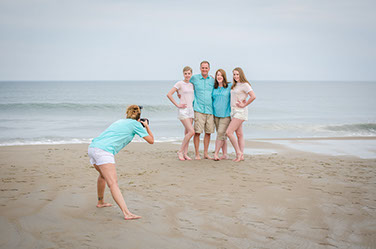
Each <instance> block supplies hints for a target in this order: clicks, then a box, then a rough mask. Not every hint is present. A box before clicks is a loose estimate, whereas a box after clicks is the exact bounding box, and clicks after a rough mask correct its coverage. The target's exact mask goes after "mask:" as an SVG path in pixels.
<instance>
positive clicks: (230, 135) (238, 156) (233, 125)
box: [226, 118, 244, 162]
mask: <svg viewBox="0 0 376 249" xmlns="http://www.w3.org/2000/svg"><path fill="white" fill-rule="evenodd" d="M243 122H244V120H241V119H237V118H233V119H232V120H231V123H230V125H229V126H228V128H227V131H226V135H227V136H228V138H229V139H230V142H231V144H232V146H234V149H235V152H236V159H235V160H234V161H235V162H240V160H241V157H242V152H241V150H240V148H239V143H238V141H237V140H236V137H235V135H234V132H235V131H236V130H237V129H239V127H240V126H241V125H242V123H243Z"/></svg>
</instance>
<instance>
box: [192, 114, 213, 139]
mask: <svg viewBox="0 0 376 249" xmlns="http://www.w3.org/2000/svg"><path fill="white" fill-rule="evenodd" d="M194 128H195V133H200V134H201V133H203V132H204V131H205V133H214V116H213V114H204V113H201V112H195V124H194Z"/></svg>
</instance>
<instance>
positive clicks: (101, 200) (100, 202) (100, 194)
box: [94, 164, 112, 208]
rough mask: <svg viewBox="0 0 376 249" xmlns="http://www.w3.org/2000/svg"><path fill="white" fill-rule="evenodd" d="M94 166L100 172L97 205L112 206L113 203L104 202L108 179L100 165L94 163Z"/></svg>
mask: <svg viewBox="0 0 376 249" xmlns="http://www.w3.org/2000/svg"><path fill="white" fill-rule="evenodd" d="M94 168H95V169H96V170H97V171H98V172H99V176H98V180H97V194H98V203H97V207H98V208H102V207H111V206H112V204H110V203H106V202H104V190H105V188H106V181H105V180H104V177H103V176H102V173H101V171H100V170H99V168H98V166H97V165H95V164H94Z"/></svg>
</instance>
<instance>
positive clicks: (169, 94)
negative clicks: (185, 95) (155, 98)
mask: <svg viewBox="0 0 376 249" xmlns="http://www.w3.org/2000/svg"><path fill="white" fill-rule="evenodd" d="M177 90H178V89H176V88H175V87H173V88H171V90H170V91H169V92H168V93H167V98H168V99H169V100H170V101H171V102H172V103H173V104H174V105H175V106H176V107H177V108H186V107H187V105H186V104H178V103H176V101H175V99H174V97H172V95H173V94H174V93H175V92H176V91H177ZM179 98H180V97H179Z"/></svg>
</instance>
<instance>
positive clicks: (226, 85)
mask: <svg viewBox="0 0 376 249" xmlns="http://www.w3.org/2000/svg"><path fill="white" fill-rule="evenodd" d="M218 72H220V73H221V74H222V77H223V82H222V84H223V87H224V88H227V87H228V83H227V77H226V72H225V70H223V69H218V70H217V72H215V79H214V88H215V89H217V88H218V86H219V83H218V80H217V73H218Z"/></svg>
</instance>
